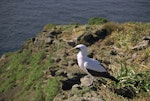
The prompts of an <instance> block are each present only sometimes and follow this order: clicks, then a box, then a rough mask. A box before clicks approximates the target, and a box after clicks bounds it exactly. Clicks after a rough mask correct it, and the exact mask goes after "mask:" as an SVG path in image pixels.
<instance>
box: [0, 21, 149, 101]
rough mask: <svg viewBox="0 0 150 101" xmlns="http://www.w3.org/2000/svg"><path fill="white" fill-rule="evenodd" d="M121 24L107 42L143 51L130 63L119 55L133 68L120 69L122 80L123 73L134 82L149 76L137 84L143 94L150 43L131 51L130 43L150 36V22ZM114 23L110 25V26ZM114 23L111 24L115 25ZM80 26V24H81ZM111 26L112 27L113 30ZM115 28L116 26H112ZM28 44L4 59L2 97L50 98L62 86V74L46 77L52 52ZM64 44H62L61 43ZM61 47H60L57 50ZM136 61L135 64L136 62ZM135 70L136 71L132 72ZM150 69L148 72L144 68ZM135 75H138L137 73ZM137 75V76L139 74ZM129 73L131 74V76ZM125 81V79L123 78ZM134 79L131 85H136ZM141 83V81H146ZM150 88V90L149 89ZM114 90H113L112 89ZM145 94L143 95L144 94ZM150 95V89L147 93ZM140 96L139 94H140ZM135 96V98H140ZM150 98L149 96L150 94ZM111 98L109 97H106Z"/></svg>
mask: <svg viewBox="0 0 150 101" xmlns="http://www.w3.org/2000/svg"><path fill="white" fill-rule="evenodd" d="M115 26H118V28H119V29H118V30H115V31H113V32H112V34H111V35H110V36H109V37H108V38H106V39H105V40H104V45H106V46H109V45H110V44H111V43H112V42H113V43H114V45H115V46H116V47H118V48H119V49H120V50H119V51H121V52H123V53H128V54H129V55H131V54H133V53H135V52H137V53H139V54H140V56H139V57H138V58H136V59H135V60H133V61H132V63H126V59H125V58H123V57H121V58H119V59H118V63H120V64H122V67H125V68H126V67H127V68H128V67H129V68H131V70H127V72H129V73H127V72H125V73H123V71H125V70H123V71H120V70H119V69H118V70H117V69H116V70H117V71H118V74H116V75H118V78H119V79H120V80H121V79H122V78H121V77H123V76H124V77H125V79H124V80H126V81H127V82H129V83H131V81H132V80H133V79H134V80H135V79H137V78H139V79H141V80H139V82H142V81H144V80H145V82H142V83H144V84H143V85H145V86H143V85H142V87H143V88H138V87H141V86H138V87H137V88H135V90H137V92H139V94H141V92H140V90H139V89H142V92H145V90H149V88H144V87H148V86H149V80H150V79H149V77H150V74H148V73H149V67H150V64H149V61H150V47H148V48H147V49H145V50H141V51H130V47H132V46H134V45H136V44H137V43H138V42H139V41H141V39H142V37H143V36H150V24H149V23H124V24H119V25H118V24H117V25H116V24H115ZM51 27H52V25H50V27H48V26H47V27H45V29H48V30H51ZM106 27H110V26H108V25H107V26H106ZM112 27H114V26H113V25H111V28H112ZM62 28H63V29H62V30H64V31H66V32H67V31H68V30H70V28H71V29H72V27H69V25H68V27H62ZM79 28H80V27H79ZM111 28H108V29H109V30H111ZM112 29H113V28H112ZM111 41H112V42H111ZM27 43H29V44H28V45H27V46H28V48H26V49H23V50H21V51H18V52H14V53H7V54H5V56H4V58H5V59H1V61H0V79H1V80H0V99H1V100H2V99H6V100H9V99H15V100H18V101H21V100H25V101H26V100H29V101H30V100H32V101H33V100H35V101H38V100H39V101H42V100H46V101H50V100H52V99H53V97H54V96H55V95H56V94H57V92H58V91H59V89H60V83H59V78H46V79H45V78H44V71H45V70H47V69H48V67H49V66H50V65H52V64H53V63H52V62H51V61H50V60H51V55H49V56H47V54H46V51H45V48H44V47H43V45H41V47H40V48H38V49H36V50H34V49H35V47H36V46H34V44H33V43H32V41H31V40H28V41H27V42H26V44H27ZM58 48H62V47H58ZM56 51H57V50H56ZM133 64H134V65H133ZM132 70H134V72H133V73H132ZM142 71H148V72H142ZM136 73H144V74H143V75H144V76H145V78H144V76H142V77H141V76H140V77H138V76H137V74H136ZM133 76H135V77H133ZM136 76H137V77H136ZM127 77H128V78H127ZM123 82H125V81H123ZM127 82H125V83H122V85H121V84H120V85H114V84H112V85H111V86H115V87H118V88H121V87H123V86H128V84H129V83H127ZM134 83H135V82H133V84H132V85H131V86H134ZM142 83H141V84H142ZM148 92H149V91H148ZM110 94H111V93H110ZM140 96H143V95H140ZM146 96H147V93H146ZM136 99H137V98H136ZM136 99H135V100H136ZM141 99H143V101H144V100H146V99H147V97H141ZM148 99H149V98H148ZM106 100H107V98H106Z"/></svg>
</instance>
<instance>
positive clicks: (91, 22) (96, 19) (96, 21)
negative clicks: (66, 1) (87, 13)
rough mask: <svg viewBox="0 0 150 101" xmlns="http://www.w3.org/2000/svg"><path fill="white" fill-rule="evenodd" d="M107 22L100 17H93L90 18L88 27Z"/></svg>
mask: <svg viewBox="0 0 150 101" xmlns="http://www.w3.org/2000/svg"><path fill="white" fill-rule="evenodd" d="M106 22H108V20H107V19H105V18H102V17H94V18H90V19H89V21H88V24H89V25H99V24H104V23H106Z"/></svg>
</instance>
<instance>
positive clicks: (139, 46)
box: [131, 40, 150, 50]
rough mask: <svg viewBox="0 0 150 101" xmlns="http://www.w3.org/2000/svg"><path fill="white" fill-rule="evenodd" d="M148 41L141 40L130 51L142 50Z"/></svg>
mask: <svg viewBox="0 0 150 101" xmlns="http://www.w3.org/2000/svg"><path fill="white" fill-rule="evenodd" d="M149 43H150V41H149V40H143V41H142V42H139V43H138V44H137V45H136V46H134V47H132V48H131V49H132V50H142V49H145V48H147V47H148V45H149Z"/></svg>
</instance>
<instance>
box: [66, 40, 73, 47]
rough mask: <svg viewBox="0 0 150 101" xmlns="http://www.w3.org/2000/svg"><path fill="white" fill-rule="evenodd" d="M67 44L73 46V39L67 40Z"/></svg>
mask: <svg viewBox="0 0 150 101" xmlns="http://www.w3.org/2000/svg"><path fill="white" fill-rule="evenodd" d="M67 44H68V45H69V46H72V47H74V46H75V42H74V41H73V40H69V41H67Z"/></svg>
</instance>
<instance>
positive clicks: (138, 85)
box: [115, 64, 150, 97]
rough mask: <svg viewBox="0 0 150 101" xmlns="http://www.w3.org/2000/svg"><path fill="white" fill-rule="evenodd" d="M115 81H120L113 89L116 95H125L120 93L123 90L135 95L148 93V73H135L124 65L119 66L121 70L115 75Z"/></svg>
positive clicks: (149, 85) (149, 87) (149, 78)
mask: <svg viewBox="0 0 150 101" xmlns="http://www.w3.org/2000/svg"><path fill="white" fill-rule="evenodd" d="M116 76H117V79H118V80H120V82H119V83H118V84H116V85H115V89H116V91H117V93H118V94H122V95H125V94H126V93H124V94H123V93H122V92H123V91H124V90H129V91H128V93H130V92H132V94H133V95H129V96H127V97H130V96H132V97H133V96H135V94H139V93H140V94H142V93H143V92H149V91H150V82H149V81H150V73H149V71H142V72H140V73H136V72H135V71H134V70H133V69H132V68H131V67H126V65H125V64H121V69H120V71H119V72H118V73H117V75H116Z"/></svg>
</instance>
